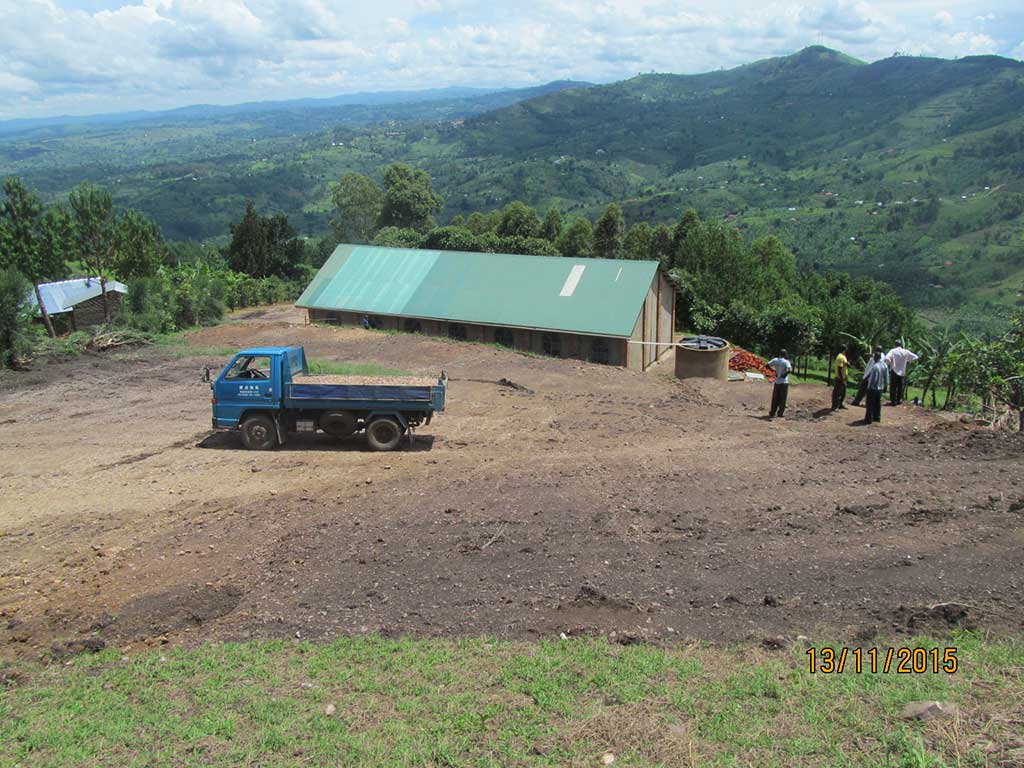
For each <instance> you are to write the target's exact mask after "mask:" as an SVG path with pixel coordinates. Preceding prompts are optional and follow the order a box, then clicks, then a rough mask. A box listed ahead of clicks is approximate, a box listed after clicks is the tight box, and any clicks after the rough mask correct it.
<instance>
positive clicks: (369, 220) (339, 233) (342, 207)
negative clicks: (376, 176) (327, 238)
mask: <svg viewBox="0 0 1024 768" xmlns="http://www.w3.org/2000/svg"><path fill="white" fill-rule="evenodd" d="M331 199H332V200H333V201H334V218H332V219H331V228H332V229H333V230H334V236H335V237H336V238H337V240H338V242H340V243H368V242H370V241H371V240H372V239H373V236H374V234H376V232H377V220H378V219H379V218H380V215H381V208H382V206H383V203H384V193H383V192H382V191H381V188H380V187H379V186H377V184H376V183H375V182H374V181H373V179H371V178H370V177H369V176H366V175H365V174H362V173H346V174H344V175H342V177H341V179H340V180H339V181H338V183H337V184H335V185H334V186H333V188H332V190H331Z"/></svg>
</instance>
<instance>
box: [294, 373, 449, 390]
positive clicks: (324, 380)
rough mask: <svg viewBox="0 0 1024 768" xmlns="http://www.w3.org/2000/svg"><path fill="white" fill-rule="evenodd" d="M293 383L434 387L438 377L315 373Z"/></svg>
mask: <svg viewBox="0 0 1024 768" xmlns="http://www.w3.org/2000/svg"><path fill="white" fill-rule="evenodd" d="M292 383H293V384H332V385H339V384H352V385H358V386H373V387H377V386H392V387H433V386H436V384H437V379H436V378H434V377H431V376H343V375H337V374H314V375H309V376H301V375H300V376H293V377H292Z"/></svg>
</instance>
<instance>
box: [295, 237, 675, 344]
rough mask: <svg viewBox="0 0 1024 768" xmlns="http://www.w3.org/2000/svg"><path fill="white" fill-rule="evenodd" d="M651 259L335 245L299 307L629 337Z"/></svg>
mask: <svg viewBox="0 0 1024 768" xmlns="http://www.w3.org/2000/svg"><path fill="white" fill-rule="evenodd" d="M657 271H658V262H656V261H617V260H612V259H566V258H562V257H559V256H520V255H517V254H508V253H466V252H463V251H425V250H413V249H407V248H379V247H376V246H371V245H345V244H343V245H339V246H338V247H337V248H336V249H335V250H334V253H332V254H331V257H330V258H329V259H328V260H327V263H326V264H324V266H323V267H321V269H320V271H319V272H318V273H317V275H316V277H314V278H313V281H312V282H311V283H310V284H309V287H308V288H306V290H305V291H304V292H303V294H302V296H300V297H299V300H298V301H297V302H296V304H297V306H300V307H305V308H307V309H333V310H341V311H345V312H365V313H367V314H375V315H402V316H406V317H419V318H431V319H438V320H457V321H460V322H467V323H486V324H489V325H508V326H518V327H523V328H543V329H549V330H557V331H570V332H576V333H588V334H595V335H600V336H629V335H630V334H632V333H633V326H634V325H636V319H637V317H638V316H639V314H640V312H641V310H642V309H643V302H644V298H645V296H646V295H647V290H648V288H650V285H651V281H652V280H653V279H654V275H655V274H656V273H657Z"/></svg>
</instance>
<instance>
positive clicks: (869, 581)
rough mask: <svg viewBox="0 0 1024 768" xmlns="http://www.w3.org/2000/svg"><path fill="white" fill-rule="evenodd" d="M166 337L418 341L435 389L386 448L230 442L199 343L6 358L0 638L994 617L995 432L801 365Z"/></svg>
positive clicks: (10, 643) (1003, 608) (1017, 503)
mask: <svg viewBox="0 0 1024 768" xmlns="http://www.w3.org/2000/svg"><path fill="white" fill-rule="evenodd" d="M190 343H191V344H193V345H194V346H195V347H196V348H201V347H210V346H216V347H240V346H242V345H254V344H281V343H301V344H305V346H306V348H307V353H308V354H309V355H311V356H313V357H322V358H336V359H354V360H368V361H375V362H379V363H381V364H384V365H387V366H391V367H396V368H403V369H406V370H409V371H411V372H413V373H415V374H417V375H436V374H437V372H438V371H439V370H440V369H441V368H444V369H445V370H447V371H448V373H449V375H450V376H451V379H452V381H451V387H450V398H449V407H448V411H447V412H446V413H444V414H442V415H441V416H440V417H438V418H437V419H436V420H435V421H434V423H433V424H431V425H430V426H429V427H426V428H424V429H422V430H421V431H420V434H419V435H418V436H417V438H416V442H415V443H414V444H413V445H411V446H407V447H406V449H405V450H403V451H401V452H398V453H391V454H376V453H370V452H367V451H365V450H363V448H362V442H361V441H360V440H358V439H351V440H348V441H342V442H339V441H336V440H333V439H330V438H327V437H326V436H316V437H306V438H303V439H296V440H295V441H294V442H292V443H290V444H288V445H286V446H285V447H283V448H282V449H281V450H278V451H275V452H272V453H251V452H247V451H245V450H243V449H242V448H241V445H240V443H239V442H238V439H237V437H236V436H234V435H230V434H224V433H211V432H210V430H209V419H210V411H209V390H208V389H207V386H206V385H204V384H202V383H201V382H200V377H199V369H200V367H201V366H202V365H213V364H215V363H216V364H218V365H220V364H223V363H224V362H225V361H224V360H223V359H222V358H208V357H202V356H199V357H186V358H184V359H175V358H174V357H172V356H169V355H162V354H161V353H159V352H156V351H152V350H149V351H145V352H142V353H137V354H136V355H134V356H133V357H129V358H127V359H115V358H112V357H109V356H108V357H97V356H87V357H83V358H80V359H78V360H75V361H72V362H69V363H61V364H54V365H51V366H48V367H47V368H46V369H44V370H43V371H41V372H38V373H35V374H29V375H27V376H24V377H22V378H23V380H22V381H21V383H20V384H18V385H16V386H15V387H13V388H10V389H6V390H3V391H2V392H0V451H2V454H3V461H2V464H0V494H2V495H0V658H11V657H32V656H39V655H43V654H46V653H49V652H50V649H51V646H53V645H54V644H66V643H68V642H71V643H72V646H73V647H76V648H77V647H81V644H82V641H85V640H88V639H90V638H101V639H103V640H104V641H105V642H107V643H108V644H117V645H118V646H120V647H136V648H137V647H140V646H141V645H142V644H150V643H164V642H166V643H172V644H174V643H190V642H195V641H197V640H200V639H206V638H224V639H227V638H230V639H243V638H248V637H262V636H273V637H296V636H301V637H304V638H321V637H327V636H333V635H337V634H345V633H359V632H366V631H380V632H384V633H414V634H453V635H477V634H492V635H499V636H516V637H552V636H557V635H558V633H560V632H567V633H570V634H579V633H605V634H611V633H613V632H614V633H615V638H617V639H620V640H623V641H631V640H633V639H639V638H643V639H649V640H664V639H669V638H702V639H708V640H746V639H754V640H757V641H760V640H761V639H762V638H765V637H771V636H775V635H785V636H788V637H794V636H796V635H799V634H804V635H810V636H819V637H820V636H825V635H827V636H829V637H830V638H835V639H840V638H850V639H858V638H859V639H868V638H870V637H871V636H873V634H874V633H877V632H882V633H885V634H886V635H890V636H891V635H892V634H894V633H903V632H914V631H922V630H931V631H943V630H945V629H946V628H947V627H948V626H950V625H956V624H959V625H968V626H977V627H980V628H990V629H993V630H996V631H1011V632H1015V633H1019V632H1020V631H1021V630H1022V629H1024V611H1022V605H1021V603H1022V599H1021V591H1022V586H1024V558H1021V555H1020V553H1021V551H1024V471H1022V463H1021V458H1022V448H1024V441H1022V439H1021V437H1020V436H1017V435H1005V434H1004V435H998V434H991V433H989V432H984V431H975V430H967V429H966V428H965V427H963V426H962V425H959V424H954V423H950V422H948V421H945V420H943V419H942V418H941V417H939V416H935V415H930V414H926V413H923V412H920V411H918V410H916V409H913V408H911V407H901V408H898V409H887V410H886V411H885V413H884V418H885V422H884V423H883V424H882V425H879V426H875V427H871V428H863V427H854V426H852V424H853V422H854V420H855V419H856V418H859V417H860V415H861V412H860V411H853V410H850V411H844V412H841V413H840V414H838V415H836V414H828V413H827V411H825V410H824V406H825V404H826V398H827V392H826V390H825V389H824V388H823V387H818V386H811V385H803V386H797V387H794V388H793V391H792V393H791V397H790V401H791V410H790V412H789V413H788V414H787V417H786V419H785V420H782V421H778V420H776V421H774V422H768V421H765V420H763V418H762V415H763V411H764V406H765V403H766V401H767V399H768V396H769V392H768V389H767V386H766V385H763V384H756V383H743V384H730V385H712V384H710V383H705V384H683V383H679V382H677V381H675V380H674V379H672V378H671V376H670V375H669V371H668V368H669V367H670V366H665V370H654V371H652V372H648V373H646V374H638V373H632V372H628V371H623V370H619V369H614V368H607V367H602V366H590V365H583V364H580V363H578V362H575V361H560V360H548V359H540V358H534V357H526V356H522V355H518V354H515V353H512V352H504V351H500V350H497V349H493V348H490V347H485V346H478V345H472V344H462V343H456V342H448V341H444V340H437V339H427V338H422V337H414V336H408V335H387V334H378V333H373V332H367V331H362V330H360V329H345V330H340V329H331V328H318V327H310V326H304V325H302V324H301V315H300V314H299V313H297V312H296V311H294V310H291V309H287V308H276V309H273V310H270V311H267V312H257V313H250V315H248V316H243V319H237V320H235V321H234V322H232V323H229V324H226V325H223V326H220V327H217V328H212V329H208V330H205V331H202V332H200V333H197V334H195V335H194V336H193V337H192V338H191V340H190ZM501 378H505V379H509V380H511V381H513V382H517V383H519V384H522V385H525V386H526V387H529V388H530V389H531V390H532V392H525V391H519V390H516V389H512V388H509V387H507V386H500V385H498V384H496V383H495V382H496V381H497V380H498V379H501ZM939 603H957V604H960V605H959V606H938V607H935V608H932V606H935V605H936V604H939ZM961 606H966V608H965V607H961ZM76 642H77V645H75V643H76Z"/></svg>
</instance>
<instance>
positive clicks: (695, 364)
mask: <svg viewBox="0 0 1024 768" xmlns="http://www.w3.org/2000/svg"><path fill="white" fill-rule="evenodd" d="M731 354H732V349H731V348H730V346H729V342H727V341H726V340H725V339H720V338H718V337H717V336H684V337H683V339H682V341H681V342H680V346H678V347H676V378H678V379H718V380H719V381H728V380H729V356H730V355H731Z"/></svg>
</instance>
